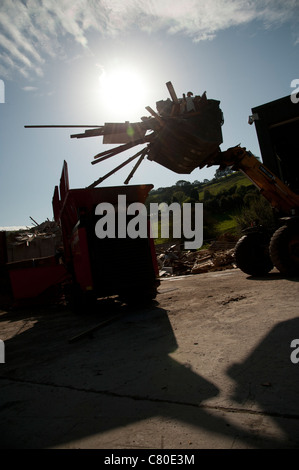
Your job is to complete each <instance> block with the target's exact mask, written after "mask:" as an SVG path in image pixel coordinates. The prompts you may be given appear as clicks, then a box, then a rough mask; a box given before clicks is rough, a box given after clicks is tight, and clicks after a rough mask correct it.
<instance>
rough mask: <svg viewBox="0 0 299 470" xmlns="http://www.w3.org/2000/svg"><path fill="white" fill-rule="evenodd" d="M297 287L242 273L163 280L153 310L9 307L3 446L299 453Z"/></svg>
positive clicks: (0, 318)
mask: <svg viewBox="0 0 299 470" xmlns="http://www.w3.org/2000/svg"><path fill="white" fill-rule="evenodd" d="M298 281H299V278H293V279H284V278H283V277H281V276H280V275H279V273H277V272H275V271H273V272H271V273H270V274H269V275H268V276H267V277H266V278H263V279H260V278H252V277H250V276H247V275H246V274H244V273H242V272H241V271H239V270H238V269H235V270H226V271H219V272H210V273H207V274H198V275H193V276H185V277H178V278H168V279H165V280H162V281H161V285H160V287H159V294H158V296H157V299H156V301H155V303H154V305H153V306H151V307H147V308H140V309H138V308H137V309H135V310H132V309H130V308H128V307H126V306H124V305H121V304H119V303H117V302H111V301H110V300H102V301H100V302H99V311H98V312H96V313H95V312H83V313H82V315H81V316H80V315H75V314H73V313H71V312H70V311H69V310H68V309H67V308H66V307H57V306H50V305H49V306H47V307H43V308H26V309H19V310H13V311H8V312H6V311H2V312H1V314H0V338H1V339H2V340H3V341H4V344H5V364H0V384H1V388H0V436H1V448H3V449H8V448H10V449H11V448H34V449H45V448H50V449H55V448H59V449H78V448H82V449H115V450H120V449H129V450H130V449H131V450H132V449H178V450H181V451H182V450H184V449H185V450H192V449H245V448H249V449H260V448H268V449H274V448H298V446H299V393H298V392H299V363H296V357H297V356H296V350H295V349H294V348H292V347H291V342H292V340H293V339H297V338H299V317H298V313H299V312H298V305H299V304H298V299H299V283H298ZM107 319H111V320H113V321H111V322H110V323H105V324H104V325H102V326H101V327H99V328H97V329H95V330H94V332H93V333H92V334H89V335H85V336H82V337H79V338H78V337H76V336H77V335H79V334H80V333H82V332H84V331H86V330H88V329H89V328H91V327H93V326H95V325H99V323H101V322H103V321H105V320H107ZM298 341H299V340H298ZM298 345H299V342H298ZM292 352H293V356H294V358H295V362H292V360H291V354H292ZM298 358H299V351H298Z"/></svg>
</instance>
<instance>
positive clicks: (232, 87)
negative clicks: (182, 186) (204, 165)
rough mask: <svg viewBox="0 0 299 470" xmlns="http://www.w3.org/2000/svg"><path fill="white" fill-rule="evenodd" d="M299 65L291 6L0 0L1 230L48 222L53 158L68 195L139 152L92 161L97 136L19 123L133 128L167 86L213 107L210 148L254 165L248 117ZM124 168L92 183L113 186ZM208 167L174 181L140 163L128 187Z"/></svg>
mask: <svg viewBox="0 0 299 470" xmlns="http://www.w3.org/2000/svg"><path fill="white" fill-rule="evenodd" d="M298 59H299V1H298V0H184V2H182V1H181V0H146V1H145V0H127V1H126V2H123V0H97V1H96V0H56V1H55V0H22V1H21V0H1V2H0V227H10V226H21V225H25V226H26V225H27V226H30V225H32V219H31V217H32V218H33V219H34V220H35V221H36V222H37V223H42V222H43V221H45V220H46V219H50V220H52V219H53V211H52V196H53V192H54V187H55V185H57V184H58V183H59V179H60V175H61V170H62V165H63V161H64V160H65V161H67V163H68V168H69V177H70V187H71V188H84V187H86V186H88V185H90V184H92V183H93V182H94V181H95V180H97V179H98V178H100V177H101V176H104V175H105V174H106V173H108V172H109V171H111V170H112V169H113V168H114V167H115V166H117V165H119V164H120V163H122V162H123V161H124V160H126V159H127V158H128V157H129V156H131V155H133V154H134V153H135V152H136V151H137V150H138V148H137V150H136V148H134V149H133V150H132V151H131V152H127V153H124V154H120V155H118V156H115V157H113V158H112V159H108V160H106V161H105V162H102V163H99V164H97V165H91V161H92V160H93V157H94V156H95V155H96V154H98V153H99V152H102V151H104V150H107V149H109V148H111V146H108V145H104V144H103V143H102V137H92V138H86V139H72V138H71V137H70V136H71V135H72V134H74V133H80V132H84V129H70V128H69V129H68V128H59V129H53V128H51V129H28V128H25V127H24V126H26V125H54V124H56V125H103V124H104V123H105V122H124V121H130V122H137V121H140V119H141V117H142V116H149V113H148V111H147V110H146V109H145V108H146V106H150V107H151V108H153V109H154V110H155V109H156V102H157V101H159V100H164V99H167V98H169V92H168V90H167V87H166V82H168V81H171V82H172V84H173V86H174V89H175V91H176V94H177V96H178V97H181V96H182V94H183V93H187V92H188V91H192V92H193V93H194V95H198V94H199V95H201V94H202V93H203V92H204V91H206V92H207V97H208V98H210V99H216V100H219V101H220V107H221V109H222V112H223V114H224V125H223V127H222V133H223V144H222V145H221V150H226V149H227V148H229V147H231V146H234V145H238V144H241V145H242V146H243V147H246V148H247V149H248V150H250V151H251V152H253V153H254V154H255V155H257V156H258V157H260V156H261V155H260V149H259V145H258V140H257V136H256V132H255V127H254V125H252V126H250V125H249V124H248V117H249V115H250V114H252V111H251V109H252V108H253V107H255V106H258V105H261V104H264V103H267V102H269V101H273V100H276V99H279V98H281V97H284V96H287V95H290V94H291V93H292V92H293V91H294V90H293V89H292V87H291V83H292V81H293V80H295V79H299V67H298V65H299V60H298ZM298 106H299V104H298ZM133 165H134V163H132V164H131V166H130V165H128V166H126V167H124V169H122V170H121V171H119V172H117V173H116V174H115V175H113V176H112V177H110V178H108V179H107V180H105V181H104V182H103V183H102V186H119V185H123V184H124V181H125V179H126V177H127V176H128V174H129V173H130V171H131V169H132V167H133ZM215 171H216V167H211V168H209V169H202V170H199V169H196V170H194V171H193V172H192V173H191V174H190V175H189V174H187V175H181V174H176V173H173V172H171V171H170V170H168V169H166V168H164V167H162V166H160V165H158V164H157V163H155V162H150V161H148V160H145V161H143V163H142V165H141V166H140V167H139V169H138V170H137V172H136V173H135V175H134V177H133V179H132V180H131V181H130V184H153V185H154V188H155V189H158V188H160V187H167V186H171V185H173V184H175V183H176V182H177V181H178V180H181V179H183V180H186V181H191V182H193V181H195V180H198V181H203V180H204V179H211V178H213V176H214V174H215Z"/></svg>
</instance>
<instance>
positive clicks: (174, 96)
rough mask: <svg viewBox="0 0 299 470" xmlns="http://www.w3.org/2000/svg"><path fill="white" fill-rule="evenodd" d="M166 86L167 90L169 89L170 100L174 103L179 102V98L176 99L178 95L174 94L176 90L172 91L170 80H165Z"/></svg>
mask: <svg viewBox="0 0 299 470" xmlns="http://www.w3.org/2000/svg"><path fill="white" fill-rule="evenodd" d="M166 86H167V88H168V91H169V94H170V96H171V99H172V101H173V102H174V103H175V104H179V100H178V97H177V95H176V92H175V91H174V88H173V85H172V83H171V82H167V83H166Z"/></svg>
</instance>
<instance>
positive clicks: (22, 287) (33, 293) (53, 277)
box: [7, 260, 68, 300]
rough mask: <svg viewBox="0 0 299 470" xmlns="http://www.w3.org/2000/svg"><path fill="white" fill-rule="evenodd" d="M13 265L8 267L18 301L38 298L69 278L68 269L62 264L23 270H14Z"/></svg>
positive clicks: (14, 294) (24, 268) (23, 268)
mask: <svg viewBox="0 0 299 470" xmlns="http://www.w3.org/2000/svg"><path fill="white" fill-rule="evenodd" d="M33 261H34V260H32V262H33ZM13 265H14V263H11V264H9V265H7V266H8V267H9V277H10V282H11V287H12V292H13V296H14V298H15V299H16V300H21V299H30V298H34V297H38V296H39V295H41V294H42V293H43V292H45V291H46V290H47V289H48V288H49V287H52V286H54V285H56V284H59V283H60V282H62V281H63V280H65V279H67V277H68V274H67V271H66V268H65V266H64V265H62V264H56V265H55V264H53V265H48V266H37V267H21V268H17V266H16V267H15V268H14V266H13Z"/></svg>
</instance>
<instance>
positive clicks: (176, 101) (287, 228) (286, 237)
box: [25, 82, 299, 296]
mask: <svg viewBox="0 0 299 470" xmlns="http://www.w3.org/2000/svg"><path fill="white" fill-rule="evenodd" d="M166 86H167V88H168V91H169V94H170V98H168V99H166V100H160V101H157V102H156V109H157V111H154V110H153V109H152V108H151V107H149V106H147V107H146V110H147V111H148V112H149V114H150V115H149V116H144V117H142V118H141V120H140V121H139V122H134V123H130V122H129V121H126V122H125V123H105V124H104V125H99V126H83V125H80V126H70V127H85V128H86V130H85V131H84V132H83V133H79V134H78V133H77V134H73V135H71V138H77V139H82V138H86V137H95V136H102V137H103V143H104V144H120V145H117V146H116V147H113V148H109V150H105V151H103V152H100V153H98V154H97V155H95V156H94V159H93V160H92V162H91V163H92V165H96V164H98V163H100V162H103V161H104V160H106V159H108V158H112V157H114V156H116V155H119V154H121V153H122V152H125V151H128V150H130V149H132V148H134V147H135V146H140V145H144V144H145V145H144V147H143V148H142V149H141V150H139V151H138V152H137V153H136V154H134V155H133V156H131V157H129V158H128V159H127V160H125V161H124V162H123V163H121V164H119V165H118V166H116V167H115V168H114V169H113V170H112V171H110V172H109V173H107V174H106V175H104V176H101V177H100V178H98V179H97V180H95V181H94V182H93V183H92V184H90V185H89V186H88V187H87V188H85V189H84V190H83V189H82V190H69V189H68V191H67V192H68V196H67V199H66V200H67V201H68V202H67V204H66V201H65V200H64V199H63V198H62V199H61V198H59V196H58V193H57V191H58V189H57V188H56V190H55V191H56V193H55V194H54V199H53V204H54V214H55V219H57V220H59V221H60V223H61V224H62V227H63V226H64V227H67V228H64V229H63V230H64V232H65V233H66V232H67V233H68V234H70V233H72V239H69V238H68V239H66V238H65V247H66V252H67V253H66V254H67V256H68V253H69V254H70V247H72V250H73V251H72V260H73V262H72V269H73V270H74V269H75V270H76V271H77V274H76V275H74V279H75V283H76V284H77V285H79V287H80V289H79V290H80V291H81V292H82V290H83V291H85V292H87V291H88V289H89V288H90V285H91V283H89V281H88V279H93V280H95V285H96V292H97V291H99V290H101V289H100V287H103V286H104V285H105V288H106V290H107V291H108V292H109V285H111V283H112V278H113V276H112V275H111V274H110V273H109V275H108V276H107V279H105V276H104V275H99V273H100V272H101V265H102V261H103V259H104V258H105V257H106V256H107V253H109V252H111V250H112V249H114V248H112V246H111V247H110V246H109V245H108V244H107V245H106V246H104V245H103V246H102V247H101V248H95V245H94V240H92V238H90V236H89V234H90V233H91V231H92V230H91V227H94V220H92V219H90V217H89V216H87V214H86V211H87V212H88V213H89V215H90V213H91V210H90V209H91V206H90V201H91V200H92V199H93V194H95V193H93V192H92V191H95V192H96V193H97V197H100V198H102V196H103V197H104V198H108V200H109V198H110V197H111V198H112V199H113V197H115V194H117V191H119V190H120V188H118V189H114V190H111V191H112V192H110V193H109V195H108V193H105V190H104V188H102V189H100V188H96V186H98V185H99V184H100V183H102V182H103V181H104V180H105V179H106V178H108V177H109V176H111V175H112V174H114V173H115V172H117V171H118V170H120V169H122V168H123V167H125V166H126V165H128V164H129V163H131V162H133V161H134V160H135V165H134V167H133V168H132V170H131V172H130V173H129V175H128V177H127V178H126V180H125V181H124V185H125V186H126V185H128V183H129V181H130V180H131V178H132V177H133V176H134V174H135V172H136V171H137V169H138V167H139V166H140V164H141V163H142V161H143V160H144V159H145V157H147V159H148V160H150V161H153V162H156V163H158V164H160V165H162V166H164V167H166V168H168V169H169V170H171V171H174V172H175V173H180V174H190V173H191V172H192V171H193V170H194V169H195V168H199V169H201V168H204V167H205V166H207V167H209V166H214V165H217V166H218V165H219V167H220V168H221V169H224V168H226V167H231V168H232V169H233V170H240V171H241V172H243V173H244V174H245V175H246V176H247V177H248V178H249V179H250V180H251V181H252V182H253V183H254V184H255V186H256V187H257V188H258V189H259V191H260V193H261V194H262V196H263V197H265V198H266V199H267V200H268V201H269V203H270V204H271V206H272V208H273V211H274V213H275V219H276V227H275V230H273V231H269V229H268V228H266V227H262V226H254V227H250V228H248V230H247V231H246V233H245V234H244V235H243V236H242V237H241V239H240V240H239V241H238V242H237V244H236V247H235V259H236V263H237V266H238V267H239V268H240V269H241V270H242V271H244V272H245V273H247V274H250V275H254V276H262V275H265V274H267V273H268V272H269V271H271V270H272V268H273V267H276V268H277V269H278V270H279V271H280V272H281V273H282V274H283V275H286V276H289V275H298V274H299V143H298V135H299V104H294V100H292V99H291V97H290V96H287V97H284V98H282V99H279V100H276V101H273V102H271V103H266V104H265V105H261V106H259V107H256V108H253V109H252V113H253V114H252V115H251V116H250V118H249V124H252V123H255V127H256V132H257V136H258V140H259V145H260V149H261V153H262V157H263V162H260V161H259V160H258V159H257V158H256V157H255V156H254V155H253V154H252V153H251V152H250V151H248V150H246V148H243V147H241V146H240V145H237V146H235V147H232V148H229V149H227V150H225V151H221V149H220V145H221V144H222V143H223V139H222V130H221V126H222V125H223V122H224V119H223V114H222V110H221V109H220V101H218V100H214V99H209V98H208V97H207V94H206V92H204V93H202V95H196V96H193V93H192V92H188V93H187V96H188V98H186V96H185V95H183V97H182V98H178V97H177V94H176V92H175V90H174V87H173V85H172V83H171V82H167V83H166ZM190 99H191V100H192V106H191V109H190V106H189V107H188V100H189V104H190ZM25 127H68V126H53V125H51V126H35V125H34V126H25ZM65 174H66V168H65V172H64V176H65ZM125 186H123V187H125ZM123 187H122V188H123ZM130 188H132V186H128V191H130ZM76 191H77V193H76ZM80 191H81V192H80ZM101 191H102V194H101V196H100V192H101ZM113 191H114V195H113ZM115 191H116V193H115ZM146 191H147V192H148V191H149V188H148V190H146ZM147 192H146V195H147ZM79 194H80V197H79ZM83 194H84V196H83ZM146 195H145V193H144V195H143V196H142V201H144V200H145V197H146ZM77 196H78V198H79V199H77ZM72 197H74V198H75V203H74V201H73V202H70V201H71V200H72ZM81 197H82V198H83V199H80V198H81ZM135 197H136V194H135ZM87 200H89V202H87ZM137 200H139V199H138V198H137ZM81 209H82V214H81V216H80V217H79V218H78V220H77V219H75V218H72V219H70V214H71V211H72V210H73V211H75V212H76V211H77V212H78V210H81ZM84 213H85V215H84ZM72 217H73V216H72ZM69 220H72V223H71V224H70V223H69ZM81 234H83V235H82V236H83V237H85V239H84V242H82V240H83V239H82V237H81ZM78 243H79V244H81V248H80V250H81V252H80V250H79V251H77V248H76V247H77V246H79V245H78ZM82 243H83V245H82ZM82 246H85V249H86V250H87V248H88V249H90V250H91V252H90V253H92V254H90V255H89V258H86V257H85V255H84V249H83V251H82ZM136 249H137V247H136ZM118 250H119V251H118ZM126 250H127V247H125V248H117V249H116V251H117V252H118V253H119V259H120V260H121V261H120V262H119V263H118V265H121V266H122V267H123V266H126V265H127V264H128V263H129V260H127V261H123V258H122V256H121V254H123V253H124V251H126ZM138 250H139V248H138ZM138 250H137V252H138V254H137V257H138V259H139V260H143V258H144V259H147V260H149V253H151V256H152V257H151V261H148V262H145V261H144V260H143V261H142V264H145V265H147V266H151V268H150V269H149V270H148V269H147V268H145V270H144V272H145V273H146V272H147V274H145V275H144V276H143V275H142V276H141V277H140V280H139V281H140V282H139V284H138V289H139V288H140V292H144V293H145V292H147V293H148V295H149V296H151V295H152V293H151V292H152V291H153V290H155V287H153V286H154V283H155V275H156V274H157V270H156V264H155V261H154V260H155V256H154V254H153V253H154V250H153V246H151V247H150V250H149V249H148V246H147V248H146V249H145V247H144V246H143V247H142V248H140V251H138ZM130 251H131V252H133V251H135V246H134V244H133V245H132V246H131V247H130V248H128V252H130ZM70 256H71V255H70ZM70 259H71V258H70ZM87 259H89V260H90V261H92V262H91V265H90V266H89V267H88V268H87V270H86V271H84V270H83V271H82V266H84V265H85V264H86V260H87ZM116 259H117V257H116ZM130 260H132V258H131V257H130ZM107 265H109V262H108V261H107V259H106V261H105V266H107ZM85 268H86V266H85ZM85 268H84V269H85ZM139 269H141V268H140V266H139V265H138V264H137V265H136V267H134V268H133V270H132V271H131V272H135V273H136V272H137V273H138V272H139ZM142 269H143V268H142ZM112 270H113V268H112ZM80 272H81V274H80ZM149 272H150V273H151V274H149ZM153 272H154V274H153ZM130 277H131V276H130ZM133 278H134V282H137V279H138V275H137V276H133ZM128 282H129V284H130V280H128V276H126V269H125V268H124V269H121V275H119V277H118V285H119V286H121V285H122V284H123V283H124V284H123V285H124V286H125V285H126V284H127V283H128ZM80 283H81V286H80ZM82 283H83V284H84V285H83V284H82ZM89 284H90V285H89ZM91 290H92V289H91ZM120 290H121V289H120ZM125 291H126V289H123V292H125Z"/></svg>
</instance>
